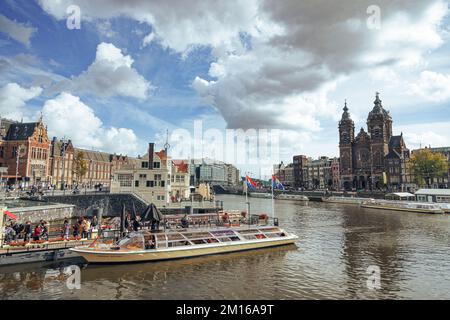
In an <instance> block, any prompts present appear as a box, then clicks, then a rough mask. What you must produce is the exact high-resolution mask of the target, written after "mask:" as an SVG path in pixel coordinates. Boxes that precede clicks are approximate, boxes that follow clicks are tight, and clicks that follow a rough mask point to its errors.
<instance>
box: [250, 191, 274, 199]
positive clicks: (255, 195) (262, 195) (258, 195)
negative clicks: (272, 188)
mask: <svg viewBox="0 0 450 320" xmlns="http://www.w3.org/2000/svg"><path fill="white" fill-rule="evenodd" d="M249 196H250V197H253V198H264V199H271V198H272V194H270V193H264V192H250V193H249Z"/></svg>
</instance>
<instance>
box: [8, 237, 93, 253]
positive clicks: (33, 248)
mask: <svg viewBox="0 0 450 320" xmlns="http://www.w3.org/2000/svg"><path fill="white" fill-rule="evenodd" d="M90 243H92V240H79V241H64V242H62V241H61V242H55V243H51V242H50V243H36V244H30V245H23V246H20V247H17V246H7V245H6V246H3V247H0V254H1V255H4V254H5V255H11V254H17V253H28V252H37V251H49V250H64V249H69V248H73V247H76V246H83V245H88V244H90Z"/></svg>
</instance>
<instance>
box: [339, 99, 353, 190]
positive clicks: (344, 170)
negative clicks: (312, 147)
mask: <svg viewBox="0 0 450 320" xmlns="http://www.w3.org/2000/svg"><path fill="white" fill-rule="evenodd" d="M343 110H344V112H343V113H342V118H341V120H340V121H339V159H340V174H341V177H342V183H343V186H344V187H347V188H348V184H351V180H352V174H353V141H354V139H355V123H354V122H353V120H352V119H351V118H350V114H349V112H348V108H347V101H345V104H344V109H343Z"/></svg>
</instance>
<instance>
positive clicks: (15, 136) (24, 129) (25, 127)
mask: <svg viewBox="0 0 450 320" xmlns="http://www.w3.org/2000/svg"><path fill="white" fill-rule="evenodd" d="M38 125H39V122H29V123H11V124H10V126H9V129H8V132H7V134H6V140H10V141H11V140H27V139H28V138H29V137H31V136H32V135H33V133H34V129H35V128H36V127H37V126H38Z"/></svg>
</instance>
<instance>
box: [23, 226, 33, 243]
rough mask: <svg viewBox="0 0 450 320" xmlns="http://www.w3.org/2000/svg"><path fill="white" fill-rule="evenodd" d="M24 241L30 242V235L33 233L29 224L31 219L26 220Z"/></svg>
mask: <svg viewBox="0 0 450 320" xmlns="http://www.w3.org/2000/svg"><path fill="white" fill-rule="evenodd" d="M23 233H24V239H23V241H24V242H30V240H31V235H32V234H33V226H32V225H31V221H27V222H26V224H25V228H24V232H23Z"/></svg>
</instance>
